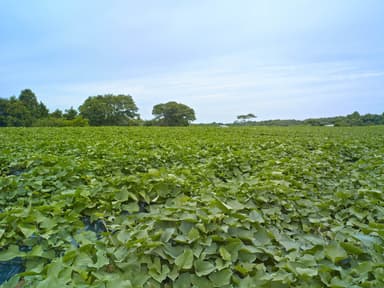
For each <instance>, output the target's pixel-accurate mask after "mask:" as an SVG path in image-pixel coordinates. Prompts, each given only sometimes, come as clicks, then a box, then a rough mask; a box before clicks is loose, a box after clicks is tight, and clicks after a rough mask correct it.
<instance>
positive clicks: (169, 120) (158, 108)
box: [152, 101, 196, 126]
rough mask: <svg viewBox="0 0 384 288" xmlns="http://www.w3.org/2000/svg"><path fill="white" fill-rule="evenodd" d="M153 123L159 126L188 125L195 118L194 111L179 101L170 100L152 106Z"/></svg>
mask: <svg viewBox="0 0 384 288" xmlns="http://www.w3.org/2000/svg"><path fill="white" fill-rule="evenodd" d="M152 115H153V116H155V119H154V120H153V121H154V124H155V125H161V126H188V125H189V124H190V123H191V122H192V121H194V120H196V116H195V111H194V110H193V109H192V108H191V107H189V106H187V105H185V104H181V103H177V102H175V101H171V102H168V103H164V104H163V103H162V104H157V105H155V106H153V110H152Z"/></svg>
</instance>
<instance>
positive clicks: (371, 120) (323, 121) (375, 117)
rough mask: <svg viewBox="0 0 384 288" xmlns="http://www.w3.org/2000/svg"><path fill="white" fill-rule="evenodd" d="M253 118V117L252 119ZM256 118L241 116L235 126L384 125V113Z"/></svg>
mask: <svg viewBox="0 0 384 288" xmlns="http://www.w3.org/2000/svg"><path fill="white" fill-rule="evenodd" d="M252 116H253V117H252ZM252 118H256V116H254V115H253V114H247V115H239V116H237V120H236V121H235V122H234V123H233V125H246V126H298V125H306V126H374V125H384V113H382V114H370V113H368V114H364V115H361V114H360V113H359V112H357V111H355V112H353V113H351V114H349V115H346V116H335V117H323V118H309V119H305V120H295V119H285V120H284V119H283V120H282V119H276V120H266V121H252V120H250V119H252Z"/></svg>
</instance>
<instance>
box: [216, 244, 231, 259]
mask: <svg viewBox="0 0 384 288" xmlns="http://www.w3.org/2000/svg"><path fill="white" fill-rule="evenodd" d="M219 253H220V256H221V258H223V259H224V260H225V261H231V260H232V257H231V254H230V253H229V252H228V251H227V249H225V248H224V247H220V248H219Z"/></svg>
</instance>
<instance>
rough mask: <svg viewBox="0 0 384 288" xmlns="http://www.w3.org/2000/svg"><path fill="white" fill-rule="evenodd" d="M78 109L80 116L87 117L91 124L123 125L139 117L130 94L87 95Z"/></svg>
mask: <svg viewBox="0 0 384 288" xmlns="http://www.w3.org/2000/svg"><path fill="white" fill-rule="evenodd" d="M79 110H80V114H81V116H83V117H84V118H86V119H88V120H89V124H90V125H92V126H110V125H118V126H124V125H128V124H129V122H130V121H131V120H133V119H137V118H138V117H139V115H138V114H137V111H138V108H137V106H136V104H135V102H134V101H133V99H132V96H130V95H113V94H107V95H98V96H92V97H88V98H87V99H86V100H85V101H84V103H83V104H82V105H81V106H80V107H79Z"/></svg>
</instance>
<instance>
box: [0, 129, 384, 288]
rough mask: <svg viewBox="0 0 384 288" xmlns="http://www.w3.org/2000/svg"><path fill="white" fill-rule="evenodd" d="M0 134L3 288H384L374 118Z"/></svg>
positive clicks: (381, 171)
mask: <svg viewBox="0 0 384 288" xmlns="http://www.w3.org/2000/svg"><path fill="white" fill-rule="evenodd" d="M0 137H1V139H2V141H1V142H0V188H1V189H0V191H1V193H0V209H1V210H0V211H1V213H0V246H1V247H2V250H1V251H0V261H4V263H5V262H6V261H11V260H12V259H22V260H23V261H24V264H25V272H23V273H20V274H17V275H15V276H13V277H12V278H11V279H10V280H9V281H8V282H7V283H4V284H3V285H2V287H15V286H16V284H17V283H19V285H21V284H23V287H383V286H384V282H383V279H384V267H383V263H384V258H383V257H384V256H383V255H384V248H383V247H384V245H383V244H384V243H383V241H384V222H383V219H384V209H383V208H382V207H383V201H384V197H383V191H384V181H383V175H384V165H383V163H384V157H383V155H384V149H383V145H382V143H383V141H384V128H383V127H365V128H359V127H357V128H338V127H335V128H334V129H327V128H323V127H318V128H317V127H298V128H274V127H272V128H264V127H257V128H254V127H236V128H233V127H232V128H228V129H221V128H210V127H190V128H188V129H181V128H161V129H160V128H156V127H129V128H128V127H99V128H98V127H86V128H77V129H74V128H62V129H60V130H57V129H45V128H31V129H23V128H4V129H1V130H0ZM20 279H23V280H22V281H21V280H20Z"/></svg>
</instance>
